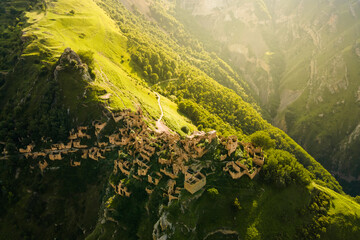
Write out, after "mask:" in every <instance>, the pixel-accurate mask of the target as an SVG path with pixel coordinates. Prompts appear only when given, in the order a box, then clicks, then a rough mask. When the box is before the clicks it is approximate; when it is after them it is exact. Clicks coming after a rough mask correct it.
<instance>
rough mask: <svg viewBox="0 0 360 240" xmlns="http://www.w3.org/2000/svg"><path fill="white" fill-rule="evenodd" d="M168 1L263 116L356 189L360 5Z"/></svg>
mask: <svg viewBox="0 0 360 240" xmlns="http://www.w3.org/2000/svg"><path fill="white" fill-rule="evenodd" d="M137 2H141V1H137ZM167 2H168V4H167V5H165V7H164V8H163V9H165V11H166V12H167V13H168V14H170V15H171V16H173V17H175V18H176V19H177V20H178V21H179V22H181V23H182V24H184V26H185V29H186V30H188V31H189V32H190V33H191V34H192V35H193V36H196V38H197V39H199V40H200V42H201V43H203V44H204V46H206V49H208V50H210V51H214V52H216V53H217V54H218V55H219V56H220V57H221V58H222V59H223V60H224V61H225V62H227V63H228V64H230V65H231V66H232V67H233V69H234V71H235V72H236V73H238V74H239V75H240V76H241V77H242V79H243V80H244V81H245V82H246V83H247V84H248V85H249V87H250V88H251V92H252V93H253V95H252V96H253V97H254V98H256V99H257V101H258V103H259V105H260V106H261V108H262V109H263V110H264V111H265V112H267V113H268V115H267V114H265V115H264V116H266V117H267V119H268V120H269V121H271V122H272V123H273V124H274V125H275V126H277V127H279V128H281V129H282V130H284V131H285V132H286V133H288V134H289V135H290V136H291V137H293V138H294V139H295V140H296V141H297V142H298V143H300V144H301V145H302V146H303V147H304V148H305V149H306V150H307V151H308V152H309V153H310V154H311V155H313V156H314V157H315V158H316V159H317V160H318V161H319V162H320V163H321V164H323V165H324V166H325V168H327V169H328V170H329V171H330V172H331V173H332V174H334V175H335V176H336V177H337V178H338V179H339V180H340V181H341V182H342V183H343V184H344V186H345V189H346V191H347V192H349V193H352V194H355V195H356V194H359V189H360V188H359V186H360V185H359V183H360V178H359V176H360V164H359V159H360V152H359V148H358V145H359V141H360V138H359V129H360V128H359V126H360V125H359V124H360V123H359V116H360V108H359V96H360V95H359V88H360V83H359V74H360V70H359V69H360V68H359V65H360V47H359V46H360V45H359V39H360V35H359V34H360V21H359V20H358V18H359V16H360V2H359V1H356V0H351V1H341V0H337V1H296V0H294V1H288V0H277V1H272V0H261V1H235V0H233V1H232V0H230V1H228V0H218V1H212V0H203V1H192V0H184V1H176V4H175V1H167ZM163 5H164V4H163ZM151 16H153V17H154V18H156V19H158V18H157V16H158V14H157V13H154V11H151ZM166 22H169V21H166ZM166 22H164V23H166Z"/></svg>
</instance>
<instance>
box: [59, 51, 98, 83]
mask: <svg viewBox="0 0 360 240" xmlns="http://www.w3.org/2000/svg"><path fill="white" fill-rule="evenodd" d="M67 67H73V68H75V69H77V70H78V71H79V72H80V74H81V75H82V78H83V79H84V80H86V81H92V79H91V76H90V74H89V71H88V70H89V69H88V66H87V65H86V63H83V62H82V61H81V58H80V57H79V55H78V54H77V53H76V52H74V51H73V50H71V48H66V49H65V50H64V52H63V53H62V54H61V57H60V59H59V61H58V65H57V66H56V68H55V71H54V77H55V80H57V77H58V72H59V71H61V70H63V69H65V68H67Z"/></svg>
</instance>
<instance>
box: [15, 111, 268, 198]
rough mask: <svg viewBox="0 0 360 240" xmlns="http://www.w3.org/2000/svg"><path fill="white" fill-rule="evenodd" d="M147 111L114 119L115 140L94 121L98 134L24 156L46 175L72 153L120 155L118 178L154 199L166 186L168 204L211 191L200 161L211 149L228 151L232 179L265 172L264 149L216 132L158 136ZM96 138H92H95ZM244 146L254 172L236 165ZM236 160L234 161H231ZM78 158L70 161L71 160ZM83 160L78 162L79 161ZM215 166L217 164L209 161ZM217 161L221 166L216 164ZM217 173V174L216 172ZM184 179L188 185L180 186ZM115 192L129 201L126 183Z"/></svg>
mask: <svg viewBox="0 0 360 240" xmlns="http://www.w3.org/2000/svg"><path fill="white" fill-rule="evenodd" d="M143 119H144V118H143V114H142V111H141V110H139V111H138V112H136V113H135V112H132V111H131V110H123V111H121V112H117V113H113V114H112V120H113V121H114V122H115V123H116V126H118V125H121V127H119V128H117V129H115V131H114V132H113V133H112V134H111V135H105V139H107V140H106V141H100V139H104V134H102V131H103V129H104V128H106V126H107V125H108V122H109V121H110V120H111V119H109V121H107V122H102V123H101V122H98V121H95V122H93V124H92V127H93V128H92V129H93V130H94V131H92V132H93V134H89V133H88V132H91V131H89V129H90V127H78V128H77V129H76V130H72V131H71V132H70V133H69V137H68V142H67V143H66V144H65V143H59V144H52V145H51V147H50V148H48V149H44V150H42V151H37V152H33V149H34V147H35V146H34V145H33V144H30V145H28V146H27V147H26V148H25V149H19V152H20V153H21V154H23V155H24V156H25V157H26V158H32V159H39V161H38V165H39V168H40V170H41V171H42V172H44V170H45V169H46V168H47V167H48V166H49V161H57V160H62V159H63V158H64V157H65V156H66V155H68V154H70V153H78V154H79V155H81V158H82V159H93V160H96V161H98V160H99V159H105V158H106V153H107V152H113V151H117V152H118V156H119V157H118V159H117V160H115V161H114V169H113V174H122V175H123V176H124V178H128V179H134V180H137V181H141V182H144V183H146V184H147V186H146V188H145V191H146V192H147V193H148V194H149V195H150V194H151V193H152V192H153V190H154V188H155V187H156V186H157V185H158V184H159V183H160V182H164V183H165V185H166V187H165V188H162V189H164V193H163V195H164V196H165V197H168V199H169V200H170V201H171V200H175V199H178V198H179V194H180V192H181V190H182V189H183V188H184V189H185V190H187V191H188V192H190V193H191V194H194V193H195V192H197V191H199V190H200V189H202V188H203V187H204V186H205V185H206V175H204V174H203V173H202V169H203V168H204V167H203V165H202V164H201V162H202V161H201V158H202V157H203V156H204V155H205V154H206V153H207V152H208V151H209V147H208V146H209V145H210V144H212V143H214V141H216V142H215V144H217V145H216V146H219V147H221V148H222V149H223V151H222V154H221V155H220V159H219V161H220V162H221V163H222V164H224V167H223V171H224V172H225V173H228V174H229V175H230V176H231V177H232V178H233V179H238V178H240V177H242V176H243V175H248V176H249V177H250V178H251V179H253V178H254V177H255V175H256V174H257V173H258V172H259V171H260V169H261V167H262V166H263V164H264V156H263V153H262V150H261V148H255V147H254V146H253V145H252V144H251V143H244V142H239V141H238V139H237V137H236V136H231V137H228V138H224V137H218V136H217V135H216V132H215V131H211V132H208V133H205V132H194V133H193V134H192V135H190V136H186V137H185V138H181V137H180V136H179V135H177V134H168V133H164V132H163V133H159V132H156V131H153V130H151V129H150V128H149V127H148V125H147V124H146V123H145V122H144V120H143ZM91 135H93V136H91ZM91 139H96V141H94V143H93V144H92V145H93V146H88V145H87V144H84V141H87V142H89V141H91ZM241 146H242V148H243V150H241V152H242V153H243V154H244V155H246V156H247V157H248V158H251V160H252V166H251V165H250V166H249V164H248V163H246V162H244V157H243V158H239V159H238V160H235V161H234V160H233V159H234V157H230V156H234V154H235V152H236V151H237V150H238V149H240V147H241ZM232 154H233V155H232ZM72 156H73V155H70V156H69V157H70V159H71V158H72ZM76 159H78V158H76ZM208 160H214V159H208ZM214 161H216V160H214ZM70 165H71V166H74V167H77V166H80V165H81V161H80V160H70ZM213 170H214V169H213ZM179 177H184V182H183V184H182V182H181V186H183V188H182V187H180V186H177V183H178V184H179V179H182V178H179ZM110 185H111V186H112V187H113V189H114V191H115V192H116V193H117V194H119V195H121V196H124V197H130V196H131V192H130V191H129V189H128V188H127V186H126V184H125V183H124V180H121V181H120V182H119V183H112V182H110Z"/></svg>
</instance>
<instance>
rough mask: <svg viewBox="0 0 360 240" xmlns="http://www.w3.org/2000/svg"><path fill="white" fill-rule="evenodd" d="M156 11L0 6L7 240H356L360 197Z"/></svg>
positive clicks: (82, 3) (100, 3)
mask: <svg viewBox="0 0 360 240" xmlns="http://www.w3.org/2000/svg"><path fill="white" fill-rule="evenodd" d="M163 3H166V2H163ZM161 6H162V7H164V6H165V7H167V6H171V5H167V4H163V5H161ZM162 7H160V5H158V4H154V5H151V4H150V3H149V2H147V1H123V2H121V1H115V0H76V1H75V0H34V1H24V0H18V1H2V2H1V3H0V10H1V11H2V15H1V29H2V34H1V42H0V43H1V46H0V47H1V48H0V49H1V57H2V59H4V61H3V62H2V66H1V68H2V69H1V74H2V82H1V86H0V126H1V129H0V130H1V131H0V152H1V156H0V161H1V165H0V186H1V192H0V201H1V202H0V203H1V204H0V210H1V211H0V232H1V234H0V239H39V238H46V239H48V238H58V239H85V238H87V239H111V238H115V239H119V238H120V239H184V238H188V239H239V238H245V239H272V238H273V239H315V238H322V239H344V238H345V237H347V238H348V239H358V238H359V235H360V218H359V216H360V205H359V204H358V202H357V201H359V198H358V197H357V198H352V197H350V196H348V195H346V194H344V192H343V191H342V188H341V186H340V185H339V183H338V182H337V181H336V180H335V179H334V178H333V177H332V176H331V175H330V174H329V172H327V171H326V170H325V169H324V168H323V167H322V166H321V165H320V164H319V163H318V162H316V161H315V159H314V158H312V157H311V156H310V155H309V154H308V153H307V152H306V151H305V150H303V149H302V148H301V147H300V145H298V144H297V143H296V142H295V141H294V140H292V139H291V138H290V137H289V136H287V135H286V134H285V133H284V132H283V131H281V130H280V129H278V128H276V127H273V126H272V125H271V124H269V123H268V122H267V121H266V120H264V119H263V117H262V114H264V115H266V112H262V111H261V109H260V107H259V106H258V105H257V103H256V102H257V100H256V92H254V90H253V89H252V87H251V86H250V85H248V83H246V81H244V80H243V79H242V78H241V77H240V74H239V73H237V72H236V70H234V68H233V67H232V66H231V65H229V64H227V63H226V62H225V61H223V60H222V59H221V58H220V57H219V56H220V55H217V53H215V52H209V51H208V50H206V48H205V47H204V46H203V44H201V42H200V40H198V39H197V38H196V37H193V36H192V35H191V34H190V33H189V32H188V31H186V30H185V28H184V27H183V25H182V24H181V23H180V22H179V21H177V20H176V19H175V18H174V17H172V16H171V15H169V14H167V13H166V11H165V9H164V8H162ZM167 28H169V29H173V30H174V31H173V32H170V31H169V29H167ZM12 49H13V50H12ZM9 53H11V54H9ZM214 130H215V131H214Z"/></svg>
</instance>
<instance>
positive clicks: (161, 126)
mask: <svg viewBox="0 0 360 240" xmlns="http://www.w3.org/2000/svg"><path fill="white" fill-rule="evenodd" d="M154 93H155V95H156V96H157V99H158V104H159V108H160V111H161V115H160V117H159V119H158V120H157V121H156V128H157V131H158V132H165V133H170V130H169V128H168V127H167V126H166V125H165V124H164V123H163V122H161V119H162V118H163V116H164V112H163V109H162V107H161V102H160V99H161V97H160V94H158V93H157V92H154Z"/></svg>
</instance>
